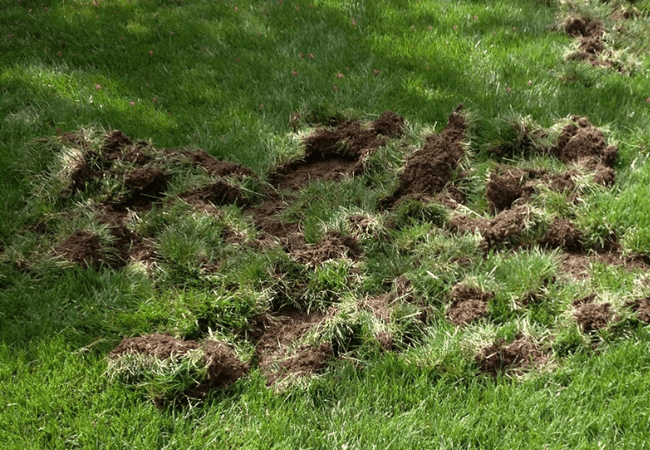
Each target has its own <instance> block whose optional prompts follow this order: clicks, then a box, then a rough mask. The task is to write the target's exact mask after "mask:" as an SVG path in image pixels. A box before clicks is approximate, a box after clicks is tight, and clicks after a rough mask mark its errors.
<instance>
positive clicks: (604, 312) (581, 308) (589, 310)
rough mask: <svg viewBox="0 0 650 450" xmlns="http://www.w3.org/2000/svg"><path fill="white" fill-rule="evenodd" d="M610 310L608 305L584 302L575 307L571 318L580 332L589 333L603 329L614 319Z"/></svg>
mask: <svg viewBox="0 0 650 450" xmlns="http://www.w3.org/2000/svg"><path fill="white" fill-rule="evenodd" d="M610 308H611V305H610V304H609V303H600V304H597V303H591V302H584V303H582V304H579V305H578V306H577V307H576V309H575V311H574V313H573V316H574V317H575V319H576V321H577V322H578V325H580V328H582V331H584V332H585V333H589V332H592V331H596V330H599V329H601V328H605V327H606V326H607V324H608V323H609V322H611V321H612V320H613V319H614V313H613V311H611V309H610Z"/></svg>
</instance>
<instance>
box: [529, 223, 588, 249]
mask: <svg viewBox="0 0 650 450" xmlns="http://www.w3.org/2000/svg"><path fill="white" fill-rule="evenodd" d="M539 243H540V244H541V245H544V246H547V247H550V248H563V249H565V250H567V251H569V252H580V251H582V249H583V244H582V232H581V231H580V230H578V229H577V228H576V227H575V225H573V224H572V223H571V222H569V221H568V220H566V219H562V218H559V217H556V218H555V219H554V220H553V224H552V225H551V226H550V227H549V229H548V230H546V233H545V234H544V236H543V237H542V238H541V239H540V241H539Z"/></svg>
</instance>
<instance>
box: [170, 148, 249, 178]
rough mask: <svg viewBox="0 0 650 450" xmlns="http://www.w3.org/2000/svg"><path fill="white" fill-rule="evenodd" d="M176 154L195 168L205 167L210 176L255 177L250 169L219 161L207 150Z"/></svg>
mask: <svg viewBox="0 0 650 450" xmlns="http://www.w3.org/2000/svg"><path fill="white" fill-rule="evenodd" d="M167 153H168V154H169V153H174V151H173V150H171V151H170V150H168V151H167ZM176 153H179V154H181V155H184V156H186V157H187V158H189V159H190V161H192V163H193V164H194V165H195V166H198V167H203V168H204V169H205V170H206V171H207V172H208V173H209V174H210V175H217V176H220V177H224V176H227V175H235V176H238V177H243V176H253V175H254V172H253V171H252V170H251V169H249V168H248V167H245V166H242V165H240V164H235V163H231V162H228V161H221V160H218V159H216V158H215V157H213V156H211V155H210V154H209V153H208V152H206V151H205V150H197V151H196V152H188V151H180V152H176Z"/></svg>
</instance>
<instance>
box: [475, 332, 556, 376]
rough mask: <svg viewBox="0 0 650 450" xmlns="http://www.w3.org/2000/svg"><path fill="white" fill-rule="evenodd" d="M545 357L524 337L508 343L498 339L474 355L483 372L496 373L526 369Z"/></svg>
mask: <svg viewBox="0 0 650 450" xmlns="http://www.w3.org/2000/svg"><path fill="white" fill-rule="evenodd" d="M544 359H545V357H544V354H543V353H542V351H541V350H540V348H539V347H538V346H537V345H535V344H534V343H532V342H530V341H529V340H528V339H526V338H520V339H517V340H516V341H514V342H512V343H511V344H508V343H507V342H505V341H504V340H503V339H499V340H498V341H497V342H495V343H494V344H491V345H488V346H487V347H485V348H483V350H481V352H480V353H479V354H478V355H476V358H475V360H476V363H477V364H478V366H479V369H480V371H481V372H483V373H487V374H490V375H494V376H496V375H498V374H500V373H502V372H503V371H505V370H517V369H519V370H521V369H526V368H528V367H530V366H532V365H534V364H536V363H539V362H541V361H543V360H544Z"/></svg>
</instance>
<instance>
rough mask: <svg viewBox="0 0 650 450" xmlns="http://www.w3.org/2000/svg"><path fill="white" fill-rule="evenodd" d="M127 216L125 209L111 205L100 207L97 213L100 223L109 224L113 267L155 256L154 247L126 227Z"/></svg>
mask: <svg viewBox="0 0 650 450" xmlns="http://www.w3.org/2000/svg"><path fill="white" fill-rule="evenodd" d="M127 216H128V214H127V212H126V211H123V210H119V209H118V210H116V209H115V208H113V207H112V206H111V205H106V206H103V207H101V208H100V211H99V212H98V214H97V220H98V221H99V222H100V223H104V224H106V225H109V226H110V228H109V232H110V234H111V236H112V237H113V238H114V240H113V244H112V247H113V249H114V251H115V254H116V258H115V259H114V261H111V267H112V268H114V269H118V268H120V267H123V266H125V265H126V264H128V262H129V260H131V259H132V260H134V261H140V262H145V263H146V262H152V261H153V260H154V259H155V258H156V251H155V249H154V248H153V247H152V246H151V245H149V244H147V243H146V242H145V241H144V239H143V238H142V236H140V235H138V234H137V233H135V232H133V231H131V230H129V229H128V228H127V227H126V225H125V223H126V221H127Z"/></svg>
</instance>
